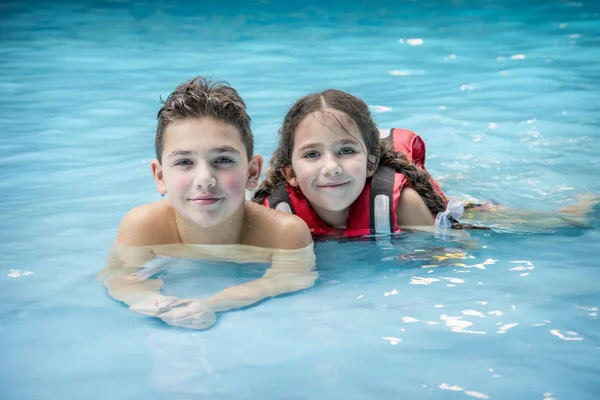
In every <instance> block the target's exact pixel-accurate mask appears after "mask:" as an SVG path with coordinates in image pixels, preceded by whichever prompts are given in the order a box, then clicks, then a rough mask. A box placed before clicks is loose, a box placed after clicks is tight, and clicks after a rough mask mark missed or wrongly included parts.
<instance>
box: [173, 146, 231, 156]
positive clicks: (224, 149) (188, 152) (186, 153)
mask: <svg viewBox="0 0 600 400" xmlns="http://www.w3.org/2000/svg"><path fill="white" fill-rule="evenodd" d="M208 152H209V153H236V154H241V153H240V151H239V150H238V149H236V148H235V147H233V146H227V145H225V146H219V147H213V148H212V149H209V150H208ZM197 153H198V152H197V151H195V150H173V151H172V152H171V154H169V158H171V157H180V156H191V155H195V154H197Z"/></svg>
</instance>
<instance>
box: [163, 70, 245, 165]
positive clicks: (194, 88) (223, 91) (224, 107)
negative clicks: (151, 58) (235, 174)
mask: <svg viewBox="0 0 600 400" xmlns="http://www.w3.org/2000/svg"><path fill="white" fill-rule="evenodd" d="M161 102H162V104H163V106H162V107H161V108H160V110H159V111H158V114H157V119H158V125H157V127H156V139H155V142H154V146H155V150H156V158H157V159H158V161H159V162H162V152H163V149H164V144H165V131H166V129H167V127H168V126H169V124H171V123H172V122H174V121H178V120H182V119H186V118H202V117H212V118H215V119H217V120H220V121H223V122H225V123H228V124H230V125H232V126H234V127H235V128H237V130H238V132H239V133H240V136H241V138H242V142H243V143H244V146H246V153H247V155H248V159H250V158H251V157H252V154H253V151H254V139H253V136H252V130H251V129H250V121H251V120H250V116H248V113H247V112H246V103H244V100H242V98H241V97H240V95H239V94H238V92H237V91H236V90H235V89H234V88H232V87H231V86H229V84H228V83H227V82H223V81H214V82H213V81H211V80H209V79H207V78H204V77H201V76H199V77H196V78H194V79H192V80H190V81H188V82H185V83H182V84H181V85H179V86H177V88H176V89H175V91H173V93H171V94H170V95H169V97H167V99H166V100H164V101H162V99H161Z"/></svg>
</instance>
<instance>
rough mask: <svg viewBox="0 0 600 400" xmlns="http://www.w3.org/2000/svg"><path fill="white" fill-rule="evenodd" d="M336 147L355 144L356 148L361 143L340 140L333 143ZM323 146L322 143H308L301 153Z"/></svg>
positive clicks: (301, 149) (352, 140)
mask: <svg viewBox="0 0 600 400" xmlns="http://www.w3.org/2000/svg"><path fill="white" fill-rule="evenodd" d="M333 144H334V145H341V146H343V145H345V144H353V145H355V146H360V143H359V142H358V141H356V140H354V139H341V140H338V141H336V142H333ZM319 146H322V143H318V142H309V143H306V144H305V145H304V146H302V147H300V151H304V150H308V149H312V148H315V147H319Z"/></svg>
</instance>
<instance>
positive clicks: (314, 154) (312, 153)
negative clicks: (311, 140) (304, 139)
mask: <svg viewBox="0 0 600 400" xmlns="http://www.w3.org/2000/svg"><path fill="white" fill-rule="evenodd" d="M319 156H320V154H319V152H318V151H309V152H308V153H306V154H304V158H317V157H319Z"/></svg>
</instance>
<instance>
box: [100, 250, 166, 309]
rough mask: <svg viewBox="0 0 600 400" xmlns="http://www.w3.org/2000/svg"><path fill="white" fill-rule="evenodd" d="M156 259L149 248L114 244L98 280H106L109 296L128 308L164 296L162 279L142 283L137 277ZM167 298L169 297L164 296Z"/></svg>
mask: <svg viewBox="0 0 600 400" xmlns="http://www.w3.org/2000/svg"><path fill="white" fill-rule="evenodd" d="M154 257H155V254H154V253H153V252H152V250H150V248H149V247H136V246H124V245H120V244H117V243H115V244H113V245H112V246H111V249H110V254H109V256H108V261H107V263H106V266H105V267H104V269H103V270H102V271H101V272H100V273H99V274H98V278H106V279H105V281H104V286H105V287H106V289H107V292H108V295H109V296H110V297H112V298H113V299H115V300H118V301H121V302H123V303H125V304H127V305H128V306H130V305H132V304H133V303H136V302H139V301H141V300H145V299H148V298H157V296H162V295H161V294H160V288H161V286H162V284H163V282H162V280H160V279H146V280H143V281H140V280H139V279H138V278H137V276H136V275H135V273H136V272H138V271H140V270H141V269H142V268H143V267H144V265H145V264H147V263H148V262H149V261H150V260H152V259H153V258H154ZM162 297H165V298H167V296H162Z"/></svg>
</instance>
